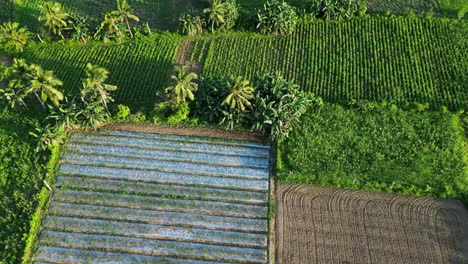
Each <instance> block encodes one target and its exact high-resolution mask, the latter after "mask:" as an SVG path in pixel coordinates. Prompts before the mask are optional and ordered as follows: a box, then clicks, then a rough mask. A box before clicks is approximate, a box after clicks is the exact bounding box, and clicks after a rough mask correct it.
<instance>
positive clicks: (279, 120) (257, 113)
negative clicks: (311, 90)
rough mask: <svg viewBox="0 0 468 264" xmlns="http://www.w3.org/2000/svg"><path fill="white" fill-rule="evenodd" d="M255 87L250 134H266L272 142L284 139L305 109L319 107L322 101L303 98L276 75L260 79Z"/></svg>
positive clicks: (303, 95)
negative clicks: (253, 132)
mask: <svg viewBox="0 0 468 264" xmlns="http://www.w3.org/2000/svg"><path fill="white" fill-rule="evenodd" d="M255 85H256V89H255V103H254V106H253V110H252V117H251V119H252V124H253V125H252V130H256V131H265V132H269V133H270V136H271V138H272V139H273V140H281V139H283V138H287V137H288V136H289V133H290V132H291V130H292V129H293V128H294V127H295V126H296V125H297V124H298V122H299V118H300V117H301V116H302V114H304V113H305V111H306V110H307V108H308V106H311V105H314V106H320V105H321V98H315V97H314V96H313V95H311V94H310V95H309V96H306V95H305V93H304V92H302V91H301V90H300V87H299V86H298V85H297V84H295V83H294V82H292V81H288V80H286V79H284V77H283V76H282V75H281V74H280V73H277V72H276V73H268V74H264V75H260V76H259V77H258V78H257V79H256V80H255Z"/></svg>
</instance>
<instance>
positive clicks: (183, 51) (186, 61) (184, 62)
mask: <svg viewBox="0 0 468 264" xmlns="http://www.w3.org/2000/svg"><path fill="white" fill-rule="evenodd" d="M194 46H195V41H194V40H190V39H189V40H185V41H184V42H182V44H181V45H180V48H179V50H178V52H177V55H176V58H175V63H174V64H175V65H177V66H179V67H182V66H188V67H189V71H192V72H195V73H196V74H197V75H198V76H200V74H201V70H202V68H203V65H202V63H201V62H198V61H192V60H190V54H192V51H193V48H194Z"/></svg>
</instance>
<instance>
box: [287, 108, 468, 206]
mask: <svg viewBox="0 0 468 264" xmlns="http://www.w3.org/2000/svg"><path fill="white" fill-rule="evenodd" d="M280 149H281V162H282V163H283V169H282V170H281V173H280V176H279V181H280V182H288V183H314V184H319V185H324V186H335V187H339V188H353V189H364V190H376V191H386V192H392V193H404V194H410V195H424V196H433V197H444V198H448V197H449V198H456V199H460V200H464V201H465V202H468V196H467V194H468V174H467V172H466V166H467V165H468V164H466V163H465V162H466V157H467V155H468V153H467V152H466V148H464V136H463V128H462V126H461V124H460V120H459V117H458V116H457V115H454V114H449V113H437V112H412V111H403V110H399V109H397V108H396V107H383V108H381V107H378V108H376V109H370V110H369V109H367V110H363V109H360V110H357V109H346V108H343V107H341V106H337V105H331V104H325V106H324V107H322V108H321V109H319V110H317V111H315V110H314V111H309V112H308V113H307V114H305V116H303V118H302V122H301V125H300V126H299V127H298V128H297V129H295V130H294V132H293V133H292V135H291V136H290V138H289V139H288V140H286V141H285V142H283V143H282V144H281V145H280Z"/></svg>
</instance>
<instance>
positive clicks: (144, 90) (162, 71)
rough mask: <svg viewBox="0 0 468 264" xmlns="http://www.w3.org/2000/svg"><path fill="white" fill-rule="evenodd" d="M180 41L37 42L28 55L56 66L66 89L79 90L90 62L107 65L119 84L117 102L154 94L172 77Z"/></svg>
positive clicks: (51, 67)
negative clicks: (99, 43) (118, 42)
mask: <svg viewBox="0 0 468 264" xmlns="http://www.w3.org/2000/svg"><path fill="white" fill-rule="evenodd" d="M176 50H177V41H175V40H174V39H172V38H160V39H158V40H156V41H151V42H150V41H145V42H140V43H124V44H102V45H86V46H84V45H83V46H72V45H37V46H34V47H32V48H31V49H29V50H28V52H27V53H26V55H25V57H26V59H27V61H28V62H30V63H37V64H41V65H42V67H43V68H45V69H49V70H53V71H54V73H55V74H56V75H57V76H58V78H59V79H61V80H62V81H63V82H64V90H65V91H66V92H69V93H72V94H77V92H78V91H79V89H80V87H81V81H82V79H83V78H84V77H85V66H86V64H87V63H92V64H97V65H99V66H102V67H105V68H106V69H107V70H109V72H110V77H109V80H108V81H107V82H108V83H110V84H113V85H117V86H118V90H117V91H116V94H115V96H116V99H117V101H118V102H128V101H129V100H131V101H138V100H142V99H150V98H154V97H155V94H156V92H157V91H158V90H159V89H162V88H163V87H164V86H165V84H166V81H167V80H168V77H169V72H170V69H171V67H172V64H173V61H174V56H175V52H176Z"/></svg>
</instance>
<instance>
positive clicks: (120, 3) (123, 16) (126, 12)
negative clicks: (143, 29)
mask: <svg viewBox="0 0 468 264" xmlns="http://www.w3.org/2000/svg"><path fill="white" fill-rule="evenodd" d="M132 12H133V11H132V8H131V7H130V5H129V4H128V3H127V0H117V10H115V11H112V12H111V15H113V16H114V17H116V18H117V19H118V20H120V21H122V22H125V24H126V25H127V29H128V32H129V33H130V36H131V37H132V38H133V33H132V29H131V28H130V23H129V22H128V20H129V19H132V20H134V21H136V22H139V21H140V19H139V18H138V17H137V16H136V15H134V14H132Z"/></svg>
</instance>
